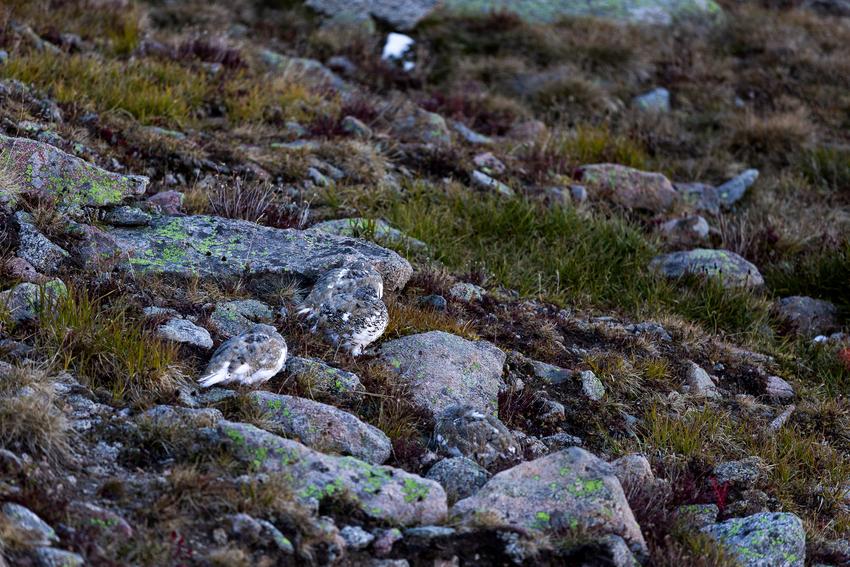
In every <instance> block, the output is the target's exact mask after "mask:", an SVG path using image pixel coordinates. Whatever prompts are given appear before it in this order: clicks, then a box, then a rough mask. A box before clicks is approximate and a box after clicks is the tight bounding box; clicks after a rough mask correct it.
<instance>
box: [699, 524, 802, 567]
mask: <svg viewBox="0 0 850 567" xmlns="http://www.w3.org/2000/svg"><path fill="white" fill-rule="evenodd" d="M702 531H703V532H704V533H706V534H708V535H709V536H711V537H713V538H714V539H716V540H717V541H718V542H720V543H721V544H722V545H723V546H724V547H725V548H726V549H727V550H729V552H731V553H732V554H733V555H734V556H735V557H736V558H737V559H738V561H740V563H741V565H743V566H744V567H802V566H803V565H804V564H805V561H806V531H805V530H804V529H803V522H802V521H801V520H800V518H798V517H797V516H795V515H794V514H789V513H787V512H764V513H760V514H754V515H752V516H748V517H746V518H733V519H731V520H726V521H725V522H721V523H719V524H712V525H710V526H706V527H704V528H703V529H702Z"/></svg>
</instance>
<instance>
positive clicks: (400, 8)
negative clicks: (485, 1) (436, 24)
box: [305, 0, 439, 31]
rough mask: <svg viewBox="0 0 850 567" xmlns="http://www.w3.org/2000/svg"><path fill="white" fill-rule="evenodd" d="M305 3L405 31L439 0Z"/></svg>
mask: <svg viewBox="0 0 850 567" xmlns="http://www.w3.org/2000/svg"><path fill="white" fill-rule="evenodd" d="M305 4H307V6H310V7H311V8H313V9H314V10H316V11H318V12H321V13H323V14H326V15H328V16H334V17H339V14H347V15H348V16H349V17H350V18H354V19H366V18H369V17H370V16H371V17H373V18H376V19H378V20H380V21H382V22H388V23H389V24H390V25H391V26H393V27H395V28H397V29H400V30H402V31H405V30H410V29H413V28H414V27H415V26H416V24H417V23H418V22H419V20H421V19H422V18H424V17H425V16H427V15H428V14H430V13H431V11H433V10H434V9H435V8H436V7H437V5H438V4H439V0H307V1H306V2H305Z"/></svg>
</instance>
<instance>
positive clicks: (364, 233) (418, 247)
mask: <svg viewBox="0 0 850 567" xmlns="http://www.w3.org/2000/svg"><path fill="white" fill-rule="evenodd" d="M317 230H318V231H322V232H326V233H328V234H336V235H337V236H351V237H355V238H357V237H360V238H367V237H368V238H369V239H370V240H372V239H374V240H376V241H378V242H381V243H382V244H391V245H393V246H400V247H403V248H407V249H409V250H412V251H414V252H425V251H426V250H428V245H427V244H425V243H424V242H422V241H421V240H417V239H415V238H412V237H410V236H408V235H406V234H405V233H403V232H402V231H400V230H399V229H397V228H395V227H394V226H392V225H390V224H389V223H388V222H387V221H385V220H382V219H366V218H362V217H355V218H347V219H335V220H329V221H325V222H320V223H318V224H315V225H313V226H311V227H310V228H308V229H307V232H313V231H317Z"/></svg>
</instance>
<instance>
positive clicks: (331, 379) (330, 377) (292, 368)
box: [286, 356, 366, 402]
mask: <svg viewBox="0 0 850 567" xmlns="http://www.w3.org/2000/svg"><path fill="white" fill-rule="evenodd" d="M286 371H287V372H288V373H289V375H290V376H292V377H293V378H295V380H297V381H298V384H299V385H300V386H301V387H303V388H305V389H306V390H307V391H308V392H310V395H311V396H312V397H319V398H321V399H329V400H334V401H339V402H350V401H354V400H358V399H360V398H362V397H363V394H364V393H365V392H366V388H364V387H363V384H362V383H361V382H360V377H359V376H357V374H354V373H353V372H347V371H345V370H340V369H339V368H334V367H333V366H330V365H328V364H325V363H324V362H322V361H321V360H314V359H312V358H301V357H298V356H293V357H291V358H290V359H289V360H287V361H286Z"/></svg>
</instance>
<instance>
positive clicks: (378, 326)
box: [298, 260, 389, 356]
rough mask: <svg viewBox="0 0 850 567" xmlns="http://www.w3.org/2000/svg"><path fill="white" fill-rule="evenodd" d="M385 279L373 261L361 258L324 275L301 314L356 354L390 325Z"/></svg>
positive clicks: (327, 335)
mask: <svg viewBox="0 0 850 567" xmlns="http://www.w3.org/2000/svg"><path fill="white" fill-rule="evenodd" d="M383 294H384V280H383V278H382V277H381V274H379V273H378V272H377V271H376V270H375V268H373V267H372V266H371V265H370V264H369V263H367V262H365V261H363V260H358V261H356V262H354V263H352V264H350V265H349V266H345V267H343V268H334V269H332V270H329V271H328V272H326V273H325V274H323V275H322V276H321V277H320V278H319V279H318V280H317V281H316V283H315V284H314V285H313V289H312V290H311V291H310V294H309V295H308V296H307V297H306V299H304V301H303V302H301V305H300V306H299V308H298V313H299V314H300V315H304V316H306V317H307V319H308V320H310V321H313V332H316V331H317V330H318V329H321V330H322V332H323V333H324V334H325V337H327V339H328V340H330V341H331V342H333V343H334V344H336V345H338V346H339V347H340V348H342V349H344V350H346V351H348V352H349V353H351V354H352V355H354V356H357V355H359V354H362V352H363V350H364V349H365V348H366V347H367V346H369V345H370V344H372V343H373V342H375V341H376V340H378V338H380V336H381V335H383V334H384V331H385V330H386V328H387V324H388V323H389V314H388V313H387V306H386V305H384V302H383V301H382V300H381V297H382V296H383Z"/></svg>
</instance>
